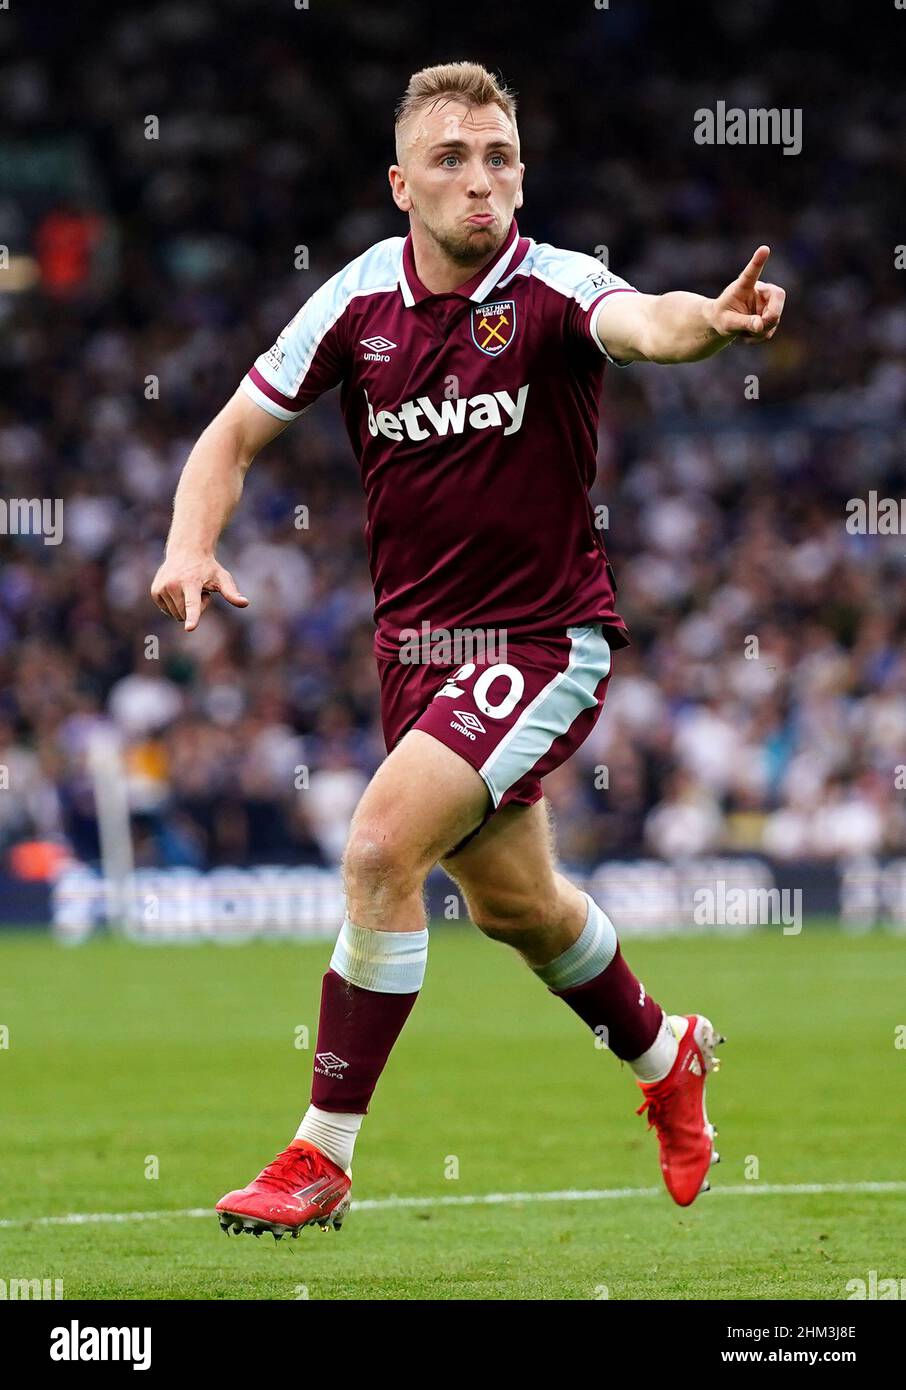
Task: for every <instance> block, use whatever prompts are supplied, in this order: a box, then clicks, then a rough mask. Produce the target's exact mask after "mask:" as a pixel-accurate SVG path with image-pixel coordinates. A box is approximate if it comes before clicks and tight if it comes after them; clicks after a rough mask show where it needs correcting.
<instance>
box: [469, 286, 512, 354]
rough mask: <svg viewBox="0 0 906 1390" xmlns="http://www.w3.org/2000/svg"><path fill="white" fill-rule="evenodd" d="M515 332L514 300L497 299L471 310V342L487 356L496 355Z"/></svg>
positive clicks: (507, 345) (510, 340) (507, 344)
mask: <svg viewBox="0 0 906 1390" xmlns="http://www.w3.org/2000/svg"><path fill="white" fill-rule="evenodd" d="M515 332H516V301H515V300H513V299H499V300H497V302H496V303H495V304H481V305H480V306H479V307H478V308H477V309H473V310H472V342H473V343H474V344H475V346H476V347H477V348H480V349H481V351H482V352H486V353H487V355H488V357H498V356H499V355H500V353H501V352H503V350H504V348H507V347H509V345H510V343H511V342H512V341H513V337H514V335H515Z"/></svg>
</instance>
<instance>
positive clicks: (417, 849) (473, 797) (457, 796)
mask: <svg viewBox="0 0 906 1390" xmlns="http://www.w3.org/2000/svg"><path fill="white" fill-rule="evenodd" d="M489 800H490V798H489V793H488V789H487V786H486V785H485V783H484V781H483V780H482V778H481V777H480V776H479V774H478V772H476V770H475V768H474V767H472V766H471V764H469V763H467V762H466V761H465V760H464V759H463V758H461V757H459V755H458V754H457V753H454V752H453V750H452V749H450V748H447V747H446V746H445V745H444V744H443V743H440V742H439V741H438V740H437V739H436V738H433V737H432V736H431V735H430V734H426V733H422V732H421V731H420V730H419V729H412V730H410V732H409V733H408V734H406V735H405V736H404V737H403V738H402V739H401V740H400V742H399V743H398V744H397V745H396V747H395V748H394V749H393V751H392V752H391V753H390V754H389V755H388V756H387V758H386V759H385V760H384V762H383V763H382V764H381V766H380V767H379V768H378V770H377V772H376V773H375V774H374V777H373V778H372V779H371V781H370V783H369V784H368V786H367V787H366V789H365V791H364V793H363V795H362V799H361V801H360V802H359V804H358V806H357V807H356V810H355V814H354V815H353V818H352V823H351V825H350V831H349V840H348V843H347V848H346V855H345V861H344V862H345V867H346V874H347V878H348V877H349V876H350V875H356V874H358V875H359V876H361V875H367V874H368V873H375V874H377V875H386V874H387V873H388V872H389V873H395V874H398V875H414V876H422V875H424V874H425V873H427V872H428V870H429V869H431V868H432V867H433V866H434V865H435V864H436V863H437V861H438V860H439V859H440V858H441V856H442V855H443V854H445V853H447V851H449V850H450V849H452V848H453V846H454V845H456V844H458V843H459V842H460V840H463V839H464V838H465V837H466V836H467V835H470V834H471V833H472V831H474V830H475V828H476V827H477V826H479V825H480V824H481V822H482V820H483V819H484V816H485V814H486V812H487V809H488V804H489Z"/></svg>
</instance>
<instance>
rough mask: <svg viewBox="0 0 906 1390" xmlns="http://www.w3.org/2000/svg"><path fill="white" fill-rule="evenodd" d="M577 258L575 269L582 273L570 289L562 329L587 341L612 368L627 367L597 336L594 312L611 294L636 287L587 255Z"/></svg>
mask: <svg viewBox="0 0 906 1390" xmlns="http://www.w3.org/2000/svg"><path fill="white" fill-rule="evenodd" d="M577 261H581V263H582V264H581V266H580V267H579V269H581V270H582V271H583V272H584V273H583V274H582V275H581V278H580V279H579V280H578V283H576V284H575V287H574V289H573V294H572V300H571V302H570V305H569V308H568V310H567V314H566V332H567V334H568V336H569V337H570V338H572V339H574V340H577V341H579V342H584V343H591V344H592V346H593V347H595V348H596V349H597V351H598V352H600V353H601V354H602V355H603V356H604V357H606V358H607V361H608V362H612V363H613V365H614V366H615V367H628V366H629V365H630V364H629V363H628V362H620V361H618V360H617V359H616V358H615V357H611V355H610V353H609V352H608V351H607V348H606V347H605V346H604V343H603V342H602V341H601V339H600V338H599V337H598V314H599V312H600V309H601V305H602V304H604V303H605V302H606V300H608V299H609V298H610V296H611V295H612V294H638V290H637V289H636V288H635V286H634V285H630V283H629V281H628V280H621V279H620V277H619V275H614V273H613V272H612V271H610V270H607V269H606V267H605V266H602V265H601V263H600V261H596V260H594V258H593V257H591V256H582V257H577Z"/></svg>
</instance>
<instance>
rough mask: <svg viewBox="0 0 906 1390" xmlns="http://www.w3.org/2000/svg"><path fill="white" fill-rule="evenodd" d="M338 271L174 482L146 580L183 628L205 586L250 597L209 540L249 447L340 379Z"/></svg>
mask: <svg viewBox="0 0 906 1390" xmlns="http://www.w3.org/2000/svg"><path fill="white" fill-rule="evenodd" d="M353 265H355V263H353ZM345 274H346V271H345V270H344V271H338V272H337V274H336V275H334V276H332V277H331V278H330V279H329V280H328V281H326V282H325V284H323V285H322V286H321V288H320V289H318V290H316V291H315V293H314V294H313V295H312V296H311V298H310V299H308V300H306V302H305V303H304V304H303V306H302V308H301V309H300V310H299V312H298V313H297V314H296V315H295V317H294V318H292V319H291V320H290V322H289V323H288V324H287V325H286V327H285V328H284V330H283V332H282V333H281V334H280V335H279V337H278V338H277V341H276V343H274V345H273V347H272V348H270V349H269V351H268V352H265V353H262V354H261V356H260V357H258V358H257V359H256V361H255V364H254V366H252V367H251V368H250V370H249V371H248V372H247V373H246V375H245V376H244V377H243V379H242V382H241V383H240V386H239V389H238V391H237V392H236V394H235V395H234V396H233V397H232V399H231V400H229V401H228V402H227V404H226V405H225V406H224V408H223V410H221V412H220V414H219V415H217V416H215V418H214V419H213V420H212V421H211V423H210V424H209V425H208V427H207V429H206V430H205V431H204V433H203V434H202V435H201V437H200V439H199V440H198V443H197V444H196V445H195V447H194V449H193V450H192V452H191V454H190V455H189V458H188V461H187V463H186V466H185V468H184V469H183V473H182V477H181V478H180V480H179V486H178V487H177V489H176V497H175V500H174V503H173V524H172V525H171V527H170V535H169V537H168V538H167V551H166V559H165V560H164V563H163V564H162V565H161V567H160V569H159V570H158V572H157V574H156V576H155V578H154V583H153V585H152V586H151V597H152V598H153V599H154V602H155V603H156V604H157V606H158V608H160V609H161V610H162V611H163V612H164V613H169V614H170V615H171V617H174V618H178V619H179V620H180V621H181V622H184V623H185V628H186V632H192V631H193V629H194V628H196V627H197V626H198V622H199V619H200V618H201V615H202V613H203V612H204V610H205V609H206V608H207V606H208V604H209V603H210V601H211V596H212V594H215V593H220V594H222V595H223V597H224V598H225V599H226V600H227V602H229V603H232V604H233V605H234V607H236V608H245V607H246V605H247V604H248V599H247V598H244V597H243V596H242V594H240V592H239V590H238V588H237V586H236V581H235V580H234V579H233V576H232V575H231V574H230V573H229V571H228V570H225V569H224V568H223V566H222V565H220V564H218V562H217V560H216V559H215V558H214V548H215V546H216V545H217V541H218V538H219V536H220V533H221V531H222V530H223V528H224V526H226V524H227V522H228V521H229V519H230V517H231V516H232V514H233V512H234V510H235V508H236V506H237V504H238V502H239V499H240V497H241V496H242V485H243V482H244V480H245V475H246V472H247V471H248V467H249V465H250V464H251V462H252V460H253V458H254V457H255V455H256V454H257V453H258V452H259V450H261V449H263V448H264V446H265V444H267V443H268V442H269V441H270V440H272V439H274V438H276V436H277V435H278V434H280V433H281V432H282V431H283V430H284V429H286V426H287V425H288V424H290V422H291V421H293V420H297V419H298V418H299V416H300V415H303V414H304V413H305V411H306V410H307V409H308V407H309V406H310V405H312V404H313V403H314V401H316V400H317V399H318V397H319V396H321V395H323V393H324V392H325V391H329V390H331V389H332V388H333V387H334V386H337V385H339V383H340V381H341V380H342V378H343V374H344V371H345V367H346V356H347V353H346V349H345V348H344V339H343V332H342V317H343V310H344V308H345V306H346V304H347V303H348V302H349V294H348V292H347V290H346V288H345V281H344V276H345Z"/></svg>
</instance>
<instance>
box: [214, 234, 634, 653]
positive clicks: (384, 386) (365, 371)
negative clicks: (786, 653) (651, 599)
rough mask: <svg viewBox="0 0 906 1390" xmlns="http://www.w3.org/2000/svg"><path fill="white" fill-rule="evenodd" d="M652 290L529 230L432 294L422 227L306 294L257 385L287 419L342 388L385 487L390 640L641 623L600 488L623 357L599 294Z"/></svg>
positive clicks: (394, 645) (356, 440) (370, 488)
mask: <svg viewBox="0 0 906 1390" xmlns="http://www.w3.org/2000/svg"><path fill="white" fill-rule="evenodd" d="M620 293H630V294H633V293H636V291H635V290H634V289H633V287H632V286H631V285H628V284H627V283H626V281H625V280H621V279H619V278H618V277H617V276H616V275H612V274H611V273H610V272H609V271H608V270H606V269H605V268H604V267H603V266H602V265H601V264H600V262H599V261H597V260H595V259H594V258H593V257H592V256H587V255H583V254H582V253H579V252H575V251H562V250H558V249H557V248H556V247H554V246H548V245H544V244H537V243H535V242H534V241H532V240H531V238H529V237H523V236H520V234H519V229H518V227H517V226H516V223H515V222H513V224H512V226H511V228H510V231H509V235H508V236H507V238H506V241H505V242H504V244H503V246H502V247H501V248H500V251H499V252H498V254H497V255H496V257H495V258H494V260H493V261H492V262H491V263H489V264H488V265H487V266H485V267H484V269H483V270H481V271H480V272H479V273H478V274H477V275H475V276H474V277H473V278H472V279H471V280H469V281H468V282H467V283H466V284H464V285H461V286H460V287H459V288H458V289H456V290H453V291H451V292H450V293H447V294H432V293H430V291H429V290H427V289H426V288H425V286H424V285H422V284H421V282H420V281H419V278H418V275H417V273H416V269H415V258H414V255H413V250H412V242H411V237H405V238H403V237H391V238H389V239H388V240H386V241H381V242H378V243H377V244H376V245H374V246H372V247H371V248H370V249H369V250H368V251H366V252H365V253H364V254H363V255H361V256H359V257H357V258H356V259H355V260H354V261H351V262H350V264H349V265H347V266H346V267H345V268H344V269H343V270H341V271H339V272H338V273H337V274H336V275H334V276H332V277H331V279H329V280H328V281H327V282H326V283H325V284H324V285H322V286H321V288H320V289H319V290H317V291H316V292H315V293H314V294H313V295H312V296H311V298H310V299H309V300H308V301H307V302H306V303H305V304H304V305H303V306H302V308H301V309H300V310H299V312H298V313H297V314H296V316H295V318H293V319H292V320H291V321H290V323H289V324H287V326H286V328H285V329H284V330H283V332H282V333H281V334H280V336H279V338H278V339H277V341H276V343H275V344H274V346H273V347H272V348H271V349H270V351H269V352H266V353H264V354H263V355H262V356H261V357H259V358H258V360H257V361H256V362H255V365H254V366H253V367H252V368H251V370H250V371H249V373H248V375H247V376H246V377H245V378H244V380H243V382H242V385H243V388H244V389H245V391H246V392H247V393H248V394H249V395H250V396H251V398H252V400H254V401H256V402H257V404H258V405H260V406H261V407H262V408H263V409H264V410H267V411H269V412H270V413H271V414H272V415H275V416H277V418H278V419H281V420H293V419H295V418H296V416H298V415H301V414H302V413H303V412H304V411H305V410H306V409H307V408H308V407H309V406H310V405H311V404H312V403H313V402H314V401H315V400H316V399H317V398H318V396H320V395H321V394H322V393H323V392H325V391H328V390H330V389H331V388H332V387H334V386H339V387H340V403H341V408H342V411H343V416H344V419H345V422H346V429H347V431H348V433H349V438H350V440H351V442H352V447H353V450H354V452H355V455H356V458H357V459H358V462H359V466H360V468H361V473H362V482H363V485H364V488H365V494H366V499H367V523H366V527H365V534H366V540H367V546H368V558H369V564H370V568H371V576H372V581H373V583H374V592H375V623H376V629H377V630H376V634H375V649H376V652H377V654H378V655H379V656H384V657H391V658H392V657H393V656H394V655H395V654H397V653H398V652H399V648H400V641H401V633H404V631H405V630H406V629H409V630H410V635H411V630H412V629H416V630H418V631H421V630H422V624H423V623H425V622H427V623H428V625H429V627H430V629H431V631H432V632H436V631H437V630H439V629H446V630H447V631H451V630H452V629H453V628H486V629H487V628H493V629H504V630H505V631H506V633H507V635H508V637H516V636H523V635H528V634H541V633H545V632H550V631H554V630H562V629H564V628H566V627H570V626H575V625H580V624H583V623H592V622H595V623H602V624H603V625H604V627H605V629H607V636H608V640H609V641H610V643H611V645H612V646H615V647H619V646H625V645H626V642H627V640H628V638H627V636H626V628H625V624H624V623H623V621H622V619H621V618H620V617H619V616H618V615H617V613H616V610H615V608H614V590H615V585H614V580H613V572H612V570H611V568H610V565H609V564H608V561H607V557H606V554H605V550H604V544H603V541H602V539H601V534H600V531H599V530H598V529H597V528H596V527H595V525H594V513H593V509H592V506H591V503H590V501H589V497H588V492H589V489H590V487H591V485H592V483H593V481H594V476H595V469H596V452H597V429H598V400H599V396H600V391H601V383H602V379H603V374H604V366H605V359H607V358H608V354H607V352H606V350H605V349H604V346H603V344H602V343H601V342H600V341H599V339H598V337H597V334H596V329H595V325H596V320H597V315H598V310H599V307H600V305H601V304H602V303H603V302H604V300H605V299H606V298H607V297H608V296H609V295H612V294H620Z"/></svg>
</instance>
